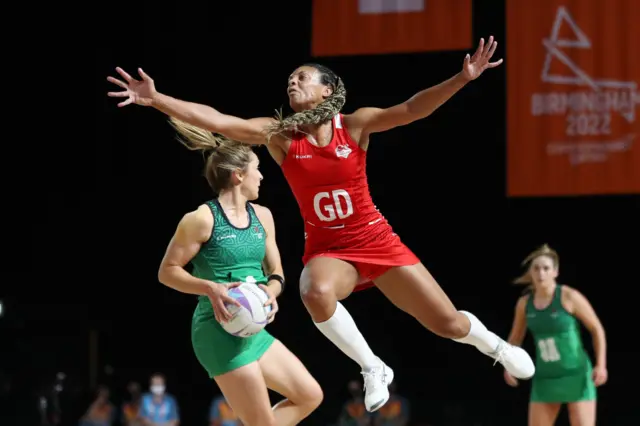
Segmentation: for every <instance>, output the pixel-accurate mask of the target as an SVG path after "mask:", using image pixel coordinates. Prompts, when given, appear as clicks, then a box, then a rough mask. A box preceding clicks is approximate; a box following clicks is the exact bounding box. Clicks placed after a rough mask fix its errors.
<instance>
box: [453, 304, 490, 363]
mask: <svg viewBox="0 0 640 426" xmlns="http://www.w3.org/2000/svg"><path fill="white" fill-rule="evenodd" d="M459 312H460V313H461V314H464V315H465V316H466V317H467V318H469V321H470V322H471V329H470V330H469V334H467V335H466V336H465V337H463V338H461V339H453V341H455V342H458V343H466V344H467V345H473V346H475V347H476V348H478V350H479V351H480V352H483V353H485V354H488V353H491V352H495V350H496V348H497V347H498V344H499V343H500V340H502V339H500V338H499V337H498V336H496V335H495V334H494V333H492V332H491V331H489V330H487V327H485V326H484V324H483V323H481V322H480V320H479V319H478V318H477V317H476V316H475V315H473V314H472V313H471V312H467V311H459Z"/></svg>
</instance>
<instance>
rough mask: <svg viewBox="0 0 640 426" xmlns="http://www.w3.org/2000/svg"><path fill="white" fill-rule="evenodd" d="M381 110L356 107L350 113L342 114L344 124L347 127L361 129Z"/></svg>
mask: <svg viewBox="0 0 640 426" xmlns="http://www.w3.org/2000/svg"><path fill="white" fill-rule="evenodd" d="M380 112H382V108H374V107H363V108H358V109H357V110H355V111H354V112H352V113H351V114H344V115H343V118H344V124H345V126H346V127H347V128H348V129H361V128H363V127H364V126H366V125H367V123H368V122H369V121H370V120H371V119H373V118H375V117H376V115H378V114H380Z"/></svg>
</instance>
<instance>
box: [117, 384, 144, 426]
mask: <svg viewBox="0 0 640 426" xmlns="http://www.w3.org/2000/svg"><path fill="white" fill-rule="evenodd" d="M127 391H128V392H129V398H128V399H127V400H126V401H125V402H124V404H122V424H123V426H144V423H143V421H142V420H141V419H140V403H141V400H142V394H141V393H140V384H139V383H138V382H129V384H128V385H127Z"/></svg>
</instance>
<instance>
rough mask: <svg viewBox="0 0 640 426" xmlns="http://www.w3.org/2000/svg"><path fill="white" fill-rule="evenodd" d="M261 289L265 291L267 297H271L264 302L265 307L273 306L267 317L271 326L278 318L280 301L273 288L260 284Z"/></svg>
mask: <svg viewBox="0 0 640 426" xmlns="http://www.w3.org/2000/svg"><path fill="white" fill-rule="evenodd" d="M259 287H260V288H261V289H262V290H264V292H265V293H267V296H269V299H267V301H266V302H264V306H265V307H266V306H271V311H270V312H269V314H268V315H267V320H268V323H267V324H271V323H272V322H273V320H274V319H275V318H276V312H278V301H277V299H276V294H275V292H274V290H273V288H271V287H269V286H268V285H264V284H259Z"/></svg>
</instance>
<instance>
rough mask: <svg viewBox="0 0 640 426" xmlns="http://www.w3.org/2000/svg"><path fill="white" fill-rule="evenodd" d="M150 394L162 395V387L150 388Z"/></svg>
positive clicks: (154, 386)
mask: <svg viewBox="0 0 640 426" xmlns="http://www.w3.org/2000/svg"><path fill="white" fill-rule="evenodd" d="M151 393H152V394H154V395H162V394H163V393H164V385H153V386H151Z"/></svg>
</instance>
